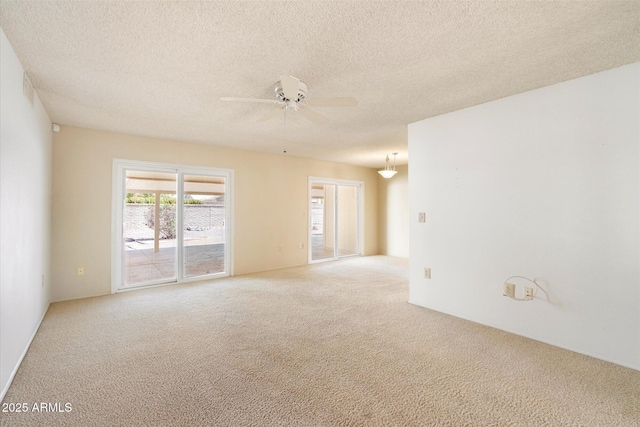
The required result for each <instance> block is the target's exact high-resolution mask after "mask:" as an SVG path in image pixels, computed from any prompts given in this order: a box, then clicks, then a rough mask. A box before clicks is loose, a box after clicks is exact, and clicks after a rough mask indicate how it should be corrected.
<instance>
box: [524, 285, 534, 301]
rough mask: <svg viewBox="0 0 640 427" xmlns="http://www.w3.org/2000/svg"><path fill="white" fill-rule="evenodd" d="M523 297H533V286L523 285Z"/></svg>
mask: <svg viewBox="0 0 640 427" xmlns="http://www.w3.org/2000/svg"><path fill="white" fill-rule="evenodd" d="M524 297H525V298H533V288H531V287H529V286H525V287H524Z"/></svg>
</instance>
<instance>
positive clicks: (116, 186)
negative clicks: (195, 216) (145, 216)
mask: <svg viewBox="0 0 640 427" xmlns="http://www.w3.org/2000/svg"><path fill="white" fill-rule="evenodd" d="M127 170H137V171H145V172H164V173H175V174H176V236H177V239H176V254H177V255H176V257H177V265H176V280H175V281H173V280H172V281H167V282H164V283H158V284H151V285H141V286H128V287H124V286H123V285H124V248H123V246H122V235H123V225H124V224H123V222H124V221H123V212H124V196H125V195H126V176H125V174H126V171H127ZM184 175H208V176H220V177H224V178H225V244H224V266H225V269H224V272H221V273H214V274H210V275H206V276H197V277H190V278H186V279H185V278H184V277H183V276H184V265H183V264H184V259H183V258H184V248H183V239H184V230H183V229H182V228H183V227H182V215H183V212H182V211H183V209H184V204H183V203H181V202H180V203H178V202H179V201H181V200H182V199H183V195H184V188H183V185H184V183H183V178H184ZM233 218H234V216H233V169H222V168H213V167H211V168H208V167H199V166H189V165H176V164H171V163H156V162H145V161H137V160H125V159H113V164H112V188H111V293H112V294H115V293H118V292H127V291H131V290H135V289H142V288H150V287H155V286H165V285H170V284H180V283H187V282H195V281H200V280H207V279H213V278H217V277H226V276H233V268H234V266H233V229H234V227H233V225H234V221H233Z"/></svg>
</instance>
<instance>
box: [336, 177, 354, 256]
mask: <svg viewBox="0 0 640 427" xmlns="http://www.w3.org/2000/svg"><path fill="white" fill-rule="evenodd" d="M357 254H358V187H354V186H350V185H339V186H338V256H339V257H341V256H349V255H357Z"/></svg>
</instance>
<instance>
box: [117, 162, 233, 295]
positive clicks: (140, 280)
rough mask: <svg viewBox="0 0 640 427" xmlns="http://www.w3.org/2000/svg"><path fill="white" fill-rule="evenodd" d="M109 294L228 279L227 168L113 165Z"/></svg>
mask: <svg viewBox="0 0 640 427" xmlns="http://www.w3.org/2000/svg"><path fill="white" fill-rule="evenodd" d="M113 172H114V173H113V177H114V184H113V185H114V188H113V203H112V227H113V233H112V292H118V291H123V290H128V289H132V288H139V287H145V286H155V285H160V284H165V283H180V282H185V281H190V280H201V279H203V278H215V277H221V276H229V275H231V271H232V259H231V254H232V251H231V243H232V241H231V230H232V227H231V217H232V215H231V206H232V205H231V196H232V194H231V188H232V186H231V184H232V176H233V173H232V171H230V170H225V169H210V168H193V167H187V166H184V167H183V166H174V165H163V164H155V163H147V162H132V161H126V160H114V164H113Z"/></svg>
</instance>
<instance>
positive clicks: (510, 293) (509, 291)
mask: <svg viewBox="0 0 640 427" xmlns="http://www.w3.org/2000/svg"><path fill="white" fill-rule="evenodd" d="M504 296H507V297H510V298H515V297H516V285H514V284H513V283H505V284H504Z"/></svg>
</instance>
